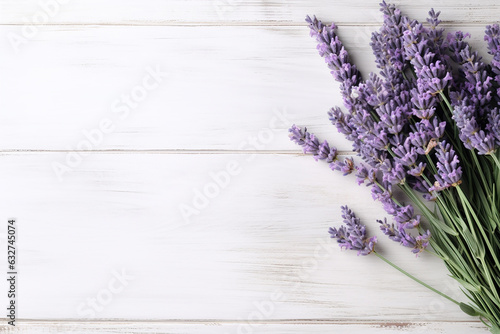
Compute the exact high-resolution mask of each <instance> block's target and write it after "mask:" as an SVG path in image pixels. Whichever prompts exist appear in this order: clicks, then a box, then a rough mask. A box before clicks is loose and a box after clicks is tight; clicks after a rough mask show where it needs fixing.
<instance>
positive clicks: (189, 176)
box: [0, 153, 474, 330]
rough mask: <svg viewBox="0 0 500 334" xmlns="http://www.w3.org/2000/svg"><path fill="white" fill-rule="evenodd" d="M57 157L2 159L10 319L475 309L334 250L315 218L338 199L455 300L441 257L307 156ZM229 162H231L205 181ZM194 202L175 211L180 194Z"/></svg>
mask: <svg viewBox="0 0 500 334" xmlns="http://www.w3.org/2000/svg"><path fill="white" fill-rule="evenodd" d="M61 159H64V153H60V154H57V153H53V154H47V153H46V154H3V155H2V156H1V158H0V187H1V188H2V192H0V212H1V217H0V221H3V222H4V225H3V226H5V224H6V223H5V222H6V219H7V218H8V217H16V218H17V220H18V226H19V227H18V231H19V232H18V248H19V254H20V255H19V265H18V266H19V277H20V278H19V295H18V296H19V299H18V305H19V308H18V316H19V317H20V319H87V320H91V319H128V320H131V319H132V320H133V319H140V320H148V319H149V320H172V319H205V320H209V319H219V320H224V319H225V320H236V321H247V320H252V319H256V320H264V321H267V320H275V319H324V320H332V321H358V320H365V321H377V322H380V321H382V322H384V321H388V322H414V321H416V322H422V321H424V322H426V321H472V320H474V319H472V318H470V317H468V316H467V315H465V314H464V313H462V312H461V311H460V310H458V309H457V308H456V307H455V305H453V304H451V303H450V302H448V301H446V300H444V299H443V298H441V297H437V296H435V295H434V294H433V293H431V292H429V291H427V290H426V289H425V288H422V287H420V286H418V285H417V284H416V283H414V282H412V281H410V280H409V279H408V278H407V277H405V276H403V275H401V274H399V273H397V272H395V271H394V270H393V269H392V268H390V267H389V266H387V265H386V264H385V263H383V262H381V261H380V260H378V259H377V258H375V257H357V256H356V254H355V253H353V252H345V251H344V252H341V251H340V250H339V248H338V246H337V245H336V244H335V243H334V242H331V241H330V240H329V239H328V236H327V229H328V227H329V226H332V225H338V224H339V223H340V221H341V218H340V205H341V204H348V205H350V206H351V208H352V209H353V210H355V212H356V213H357V214H358V216H359V217H360V218H361V219H363V221H364V222H365V223H366V224H367V225H368V226H369V230H370V232H371V233H374V234H376V235H378V236H379V238H380V246H379V248H378V249H379V250H380V251H381V252H383V253H384V254H386V256H387V257H390V258H391V259H393V260H394V261H395V262H396V263H398V264H399V265H401V266H403V267H404V268H406V269H407V270H408V271H410V272H411V273H414V274H415V275H417V276H418V277H420V278H423V279H425V280H426V282H428V283H429V284H431V285H433V286H435V287H436V288H438V289H440V290H442V291H444V292H446V293H448V294H449V295H451V296H452V297H454V298H457V299H459V300H465V298H464V297H463V296H462V295H461V292H460V291H459V289H458V288H457V286H456V285H455V284H453V282H452V281H451V280H450V279H449V278H448V277H447V273H446V270H445V269H444V267H443V266H442V264H441V261H440V260H439V259H436V258H431V257H430V255H428V254H424V255H423V256H422V257H421V258H418V259H417V258H415V256H414V255H413V254H411V253H410V252H409V250H408V249H405V248H403V247H401V246H399V245H397V244H396V243H394V242H392V241H390V240H388V239H387V238H386V237H384V236H381V235H380V233H379V232H378V227H377V226H376V225H377V224H376V223H375V219H377V218H378V219H380V218H381V217H382V216H383V211H382V210H381V208H380V207H379V205H378V204H377V203H373V202H372V201H371V197H370V194H369V191H368V189H366V188H362V187H358V186H356V185H355V182H354V178H353V177H342V176H341V175H340V174H338V173H333V172H331V171H330V170H329V169H328V167H327V166H326V165H325V164H319V163H316V162H314V161H313V160H312V159H311V158H310V157H305V156H294V155H257V156H252V155H245V154H217V155H213V154H144V153H142V154H141V153H137V154H118V153H115V154H109V153H107V154H90V155H88V156H87V157H85V160H84V161H83V162H82V163H81V165H80V166H79V167H78V168H75V170H74V171H73V172H72V173H69V174H67V175H66V177H65V179H64V180H63V182H59V181H58V179H57V178H56V177H55V175H54V174H53V171H52V169H51V163H52V162H54V161H59V160H61ZM248 160H251V161H248ZM230 163H232V164H233V166H232V167H231V170H236V172H237V173H233V174H234V175H232V176H231V177H229V178H228V180H227V182H226V181H224V178H221V179H220V180H221V186H220V187H219V188H218V187H216V186H215V185H214V184H213V176H212V175H213V173H220V172H221V171H223V170H225V169H227V168H228V164H230ZM234 164H236V165H235V166H234ZM222 181H224V182H222ZM211 184H212V185H211ZM221 187H222V188H221ZM217 189H218V191H217ZM197 191H201V192H203V191H205V192H207V193H209V194H212V195H210V196H211V197H212V198H211V199H209V200H208V204H204V203H203V200H202V199H199V198H198V199H197V196H198V197H199V195H196V194H197ZM194 201H198V208H199V212H198V213H197V214H195V215H192V216H191V217H189V220H184V219H183V217H182V214H181V212H180V205H182V204H185V205H189V206H192V207H196V205H195V204H193V203H194ZM0 232H1V234H0V236H1V237H2V244H3V243H4V242H5V230H4V229H3V228H2V229H0ZM5 261H6V259H5V257H4V256H2V257H0V267H1V268H5V265H6V263H5ZM122 271H124V272H125V273H122ZM124 275H126V276H132V277H133V278H129V277H125V278H123V276H124ZM119 276H121V277H122V279H121V280H120V279H118V278H117V277H119ZM0 282H1V283H0V291H6V281H5V280H1V281H0ZM5 302H6V295H5V294H2V298H1V301H0V303H1V304H2V305H5ZM56 328H57V326H56ZM153 328H154V327H153ZM53 330H55V329H53ZM381 330H385V329H381Z"/></svg>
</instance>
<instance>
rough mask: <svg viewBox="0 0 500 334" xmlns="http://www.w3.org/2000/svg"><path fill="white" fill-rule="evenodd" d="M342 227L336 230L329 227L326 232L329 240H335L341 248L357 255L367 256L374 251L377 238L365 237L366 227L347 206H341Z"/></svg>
mask: <svg viewBox="0 0 500 334" xmlns="http://www.w3.org/2000/svg"><path fill="white" fill-rule="evenodd" d="M341 209H342V218H344V225H342V226H341V227H339V228H338V229H337V228H335V227H330V229H329V230H328V232H329V233H330V236H331V238H334V239H337V242H338V243H339V245H340V247H341V248H345V249H352V250H357V251H358V255H364V256H365V255H368V254H370V253H372V252H373V251H374V248H375V244H376V243H377V237H370V238H368V237H367V236H366V226H365V225H362V224H361V223H360V220H359V218H357V217H356V215H355V214H354V212H353V211H352V210H351V209H349V208H348V207H347V206H342V207H341Z"/></svg>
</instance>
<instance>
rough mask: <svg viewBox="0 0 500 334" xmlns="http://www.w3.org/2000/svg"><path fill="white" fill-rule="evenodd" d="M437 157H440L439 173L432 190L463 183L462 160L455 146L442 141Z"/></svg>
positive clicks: (437, 165)
mask: <svg viewBox="0 0 500 334" xmlns="http://www.w3.org/2000/svg"><path fill="white" fill-rule="evenodd" d="M436 157H437V159H438V162H437V163H436V167H437V170H438V174H437V175H435V178H436V183H435V184H434V186H433V187H432V188H431V189H430V190H431V191H434V190H436V191H441V190H443V189H446V188H449V187H456V186H458V185H459V184H460V183H462V180H461V179H462V167H460V161H459V160H458V156H457V155H456V153H455V150H454V149H453V147H452V146H451V145H450V144H448V143H446V142H442V143H441V144H440V145H439V149H437V152H436Z"/></svg>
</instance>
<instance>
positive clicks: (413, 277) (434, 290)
mask: <svg viewBox="0 0 500 334" xmlns="http://www.w3.org/2000/svg"><path fill="white" fill-rule="evenodd" d="M373 254H375V255H377V256H378V257H379V258H380V259H381V260H382V261H384V262H385V263H387V264H388V265H390V266H391V267H393V268H394V269H396V270H397V271H399V272H400V273H402V274H404V275H406V276H408V277H409V278H411V279H412V280H414V281H415V282H417V283H419V284H420V285H423V286H425V287H426V288H427V289H429V290H431V291H433V292H435V293H437V294H438V295H440V296H442V297H444V298H446V299H448V300H449V301H451V302H453V303H455V304H457V305H458V306H460V302H457V301H456V300H455V299H453V298H451V297H450V296H448V295H446V294H444V293H442V292H441V291H439V290H436V289H434V288H433V287H432V286H430V285H429V284H427V283H424V282H422V281H421V280H419V279H418V278H416V277H415V276H413V275H412V274H410V273H408V272H407V271H405V270H403V269H401V268H400V267H398V266H397V265H395V264H394V263H392V262H391V261H389V260H387V259H386V258H385V257H383V256H382V255H380V254H379V253H377V252H376V251H373Z"/></svg>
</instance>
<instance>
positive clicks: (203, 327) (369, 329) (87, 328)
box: [0, 321, 489, 334]
mask: <svg viewBox="0 0 500 334" xmlns="http://www.w3.org/2000/svg"><path fill="white" fill-rule="evenodd" d="M0 328H2V326H0ZM3 329H4V330H5V333H10V332H13V331H12V330H11V329H9V328H7V327H6V326H4V327H3ZM15 333H22V334H24V333H29V334H38V333H44V334H51V333H53V334H60V333H74V334H87V333H102V334H105V333H109V334H112V333H113V334H114V333H136V334H152V333H155V334H156V333H164V334H167V333H172V334H173V333H175V334H178V333H185V334H194V333H203V334H212V333H300V334H302V333H312V334H314V333H318V334H319V333H350V334H357V333H363V334H364V333H373V334H393V333H407V334H433V333H435V334H438V333H439V334H441V333H456V334H480V333H489V332H488V331H487V330H485V328H484V325H482V324H481V323H476V322H474V323H470V322H458V323H456V322H454V323H442V322H438V323H390V322H389V323H366V324H363V323H359V324H352V323H350V324H349V323H346V324H342V323H338V324H331V323H300V322H298V323H296V322H293V323H288V324H269V323H265V324H260V323H256V324H254V323H252V324H249V323H220V322H211V323H201V324H196V323H194V324H189V323H157V322H149V323H142V322H139V323H133V322H124V323H121V322H96V323H94V322H90V323H87V322H83V323H82V322H31V321H30V322H22V323H20V324H19V325H18V327H17V328H16V330H15Z"/></svg>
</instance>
